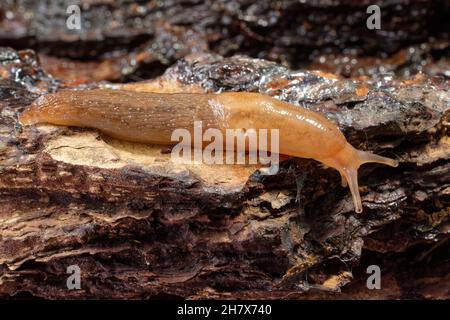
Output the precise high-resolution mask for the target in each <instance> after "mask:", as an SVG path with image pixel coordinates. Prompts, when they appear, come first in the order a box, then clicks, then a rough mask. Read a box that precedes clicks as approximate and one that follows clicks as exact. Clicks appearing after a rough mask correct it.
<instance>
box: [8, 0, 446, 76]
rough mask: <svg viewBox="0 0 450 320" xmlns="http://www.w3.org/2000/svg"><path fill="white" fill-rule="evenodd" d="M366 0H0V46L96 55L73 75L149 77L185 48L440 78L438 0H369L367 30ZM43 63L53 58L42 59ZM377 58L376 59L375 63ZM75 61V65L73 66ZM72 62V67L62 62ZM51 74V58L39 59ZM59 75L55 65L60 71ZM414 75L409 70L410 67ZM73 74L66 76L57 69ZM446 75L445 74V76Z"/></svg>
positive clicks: (441, 11)
mask: <svg viewBox="0 0 450 320" xmlns="http://www.w3.org/2000/svg"><path fill="white" fill-rule="evenodd" d="M77 4H78V5H79V7H80V12H81V15H82V19H81V25H80V28H79V29H77V28H75V29H72V28H67V27H66V23H67V19H68V13H67V8H68V7H69V6H71V5H77ZM373 4H374V3H373V1H372V0H359V1H354V0H339V1H323V0H304V1H292V0H277V1H274V0H259V1H256V2H252V1H247V0H219V1H218V0H208V1H197V0H183V1H146V0H141V1H138V2H136V1H134V0H117V1H104V0H90V1H74V0H59V1H48V2H42V1H39V0H26V1H24V0H14V1H12V0H9V1H2V3H0V46H11V47H14V48H21V49H29V48H32V49H35V50H38V51H39V53H41V54H45V55H48V54H50V55H52V56H55V55H56V56H59V57H63V58H67V57H70V58H77V59H82V58H83V59H85V58H92V57H96V58H101V61H100V62H96V63H97V64H98V66H97V67H93V66H92V63H91V64H90V65H89V66H87V68H86V69H85V70H84V72H83V71H81V70H80V69H82V66H83V65H81V67H80V66H79V65H77V63H74V62H73V61H71V62H65V63H60V64H57V65H58V66H59V67H60V68H61V67H62V65H63V64H65V65H66V66H65V67H62V69H65V68H67V69H69V70H73V69H75V70H77V74H76V76H75V78H76V80H77V81H83V78H90V77H92V78H93V80H94V81H98V80H101V79H105V80H117V79H119V78H121V77H122V76H127V77H130V79H134V80H135V78H136V77H138V76H143V77H144V78H150V77H154V76H156V75H159V74H160V73H162V72H163V71H164V70H165V69H166V68H167V66H169V65H171V64H172V63H174V62H176V61H177V60H178V59H181V58H183V57H185V56H186V55H188V54H192V53H199V52H203V51H205V50H209V51H210V52H214V53H217V54H220V55H222V56H231V55H233V54H246V55H249V56H252V57H259V58H264V59H268V60H271V61H276V62H278V63H282V64H284V65H287V66H290V67H291V68H295V69H297V68H302V69H304V68H306V67H309V66H310V65H311V68H317V67H318V66H319V67H320V69H322V70H323V69H324V68H326V69H327V70H328V69H330V70H329V71H332V72H333V73H337V72H338V73H341V74H344V75H352V76H355V75H361V74H373V73H385V72H387V71H395V72H398V73H400V74H402V73H406V76H408V74H409V72H410V71H424V72H425V73H429V74H433V75H434V74H442V73H444V72H445V70H448V67H449V66H448V62H447V61H446V60H442V61H439V63H441V64H442V67H440V68H437V69H436V68H434V67H433V66H434V63H433V61H434V59H435V57H436V56H442V55H445V52H447V55H448V48H449V40H448V39H449V33H448V32H449V31H448V30H450V25H449V23H450V22H449V21H450V19H449V16H450V6H449V4H448V1H446V0H434V1H423V0H383V1H376V4H377V5H378V6H379V7H380V11H381V15H382V19H381V20H382V28H381V29H379V30H377V29H375V30H370V29H368V28H367V27H366V22H367V18H368V14H367V13H366V11H367V7H368V6H370V5H373ZM49 59H55V57H51V58H49ZM380 61H381V62H382V63H380ZM73 64H75V65H73ZM71 65H72V66H71ZM47 67H48V68H50V69H51V70H50V71H51V72H53V73H58V70H57V69H58V68H57V67H55V66H54V63H49V64H48V65H47ZM59 71H61V70H59ZM414 73H415V72H414ZM66 75H68V76H69V77H70V78H72V79H73V78H74V75H73V72H68V73H66ZM447 76H448V75H447Z"/></svg>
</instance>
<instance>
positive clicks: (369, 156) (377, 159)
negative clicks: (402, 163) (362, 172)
mask: <svg viewBox="0 0 450 320" xmlns="http://www.w3.org/2000/svg"><path fill="white" fill-rule="evenodd" d="M357 152H358V157H359V161H360V163H361V164H363V163H369V162H372V163H380V164H385V165H388V166H391V167H397V166H398V161H397V160H394V159H390V158H386V157H382V156H379V155H377V154H373V153H370V152H366V151H362V150H357Z"/></svg>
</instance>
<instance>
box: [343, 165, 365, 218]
mask: <svg viewBox="0 0 450 320" xmlns="http://www.w3.org/2000/svg"><path fill="white" fill-rule="evenodd" d="M342 173H343V175H344V177H345V178H346V179H347V182H348V186H349V187H350V193H351V194H352V198H353V205H354V206H355V212H356V213H361V212H362V211H363V207H362V203H361V196H360V194H359V190H358V189H359V186H358V168H344V169H343V170H342Z"/></svg>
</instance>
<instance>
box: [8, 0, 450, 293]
mask: <svg viewBox="0 0 450 320" xmlns="http://www.w3.org/2000/svg"><path fill="white" fill-rule="evenodd" d="M24 3H25V2H21V1H18V2H14V3H13V2H11V3H10V2H8V1H6V2H5V4H2V6H3V7H2V9H1V10H2V20H1V23H0V25H1V26H2V32H3V33H2V35H1V37H0V38H1V41H2V43H3V44H8V45H12V46H15V47H21V46H24V47H27V48H28V47H33V48H34V49H36V50H38V52H39V53H36V52H35V51H33V50H14V49H8V48H1V49H0V297H2V298H191V299H205V298H225V299H232V298H249V299H259V298H262V299H272V298H280V299H324V298H332V299H333V298H340V299H342V298H343V299H354V298H369V299H372V298H390V299H405V298H413V299H415V298H429V299H440V298H446V299H448V298H449V296H450V295H449V290H450V287H449V283H450V281H449V280H450V279H449V274H450V272H449V271H450V260H449V254H448V253H449V251H450V250H449V249H450V245H449V241H448V239H449V234H450V220H449V216H450V209H449V208H450V206H449V192H450V163H449V157H450V139H449V138H448V127H449V123H450V122H449V114H450V112H449V106H450V92H449V83H450V82H449V80H448V79H449V78H448V77H449V74H448V70H449V62H448V57H447V53H448V43H449V42H448V38H446V36H442V35H443V34H444V31H443V30H445V29H439V28H438V27H439V26H442V25H443V24H441V23H444V22H443V21H444V20H442V15H444V16H445V14H446V12H447V11H445V10H444V9H445V8H447V7H445V5H444V2H439V1H438V5H436V6H429V5H428V4H427V3H428V2H422V1H412V2H411V5H410V6H405V5H404V4H403V2H402V1H398V5H399V7H398V8H404V9H405V8H407V10H416V9H417V10H418V9H420V10H419V12H420V14H418V15H412V14H411V15H402V16H401V17H403V18H399V19H400V20H396V21H397V23H398V24H399V25H397V24H395V23H394V22H393V21H394V20H389V21H386V23H387V25H386V28H388V27H389V28H391V29H392V30H397V31H399V30H401V29H402V28H409V29H407V30H408V36H406V35H404V34H403V33H401V32H397V33H395V36H394V34H390V36H387V34H386V33H383V32H380V33H379V34H378V36H379V37H383V35H384V36H385V38H382V39H381V40H380V39H377V40H375V41H374V40H373V37H372V36H370V34H369V33H367V32H368V31H367V30H361V31H359V32H356V34H355V33H354V32H353V31H352V32H351V33H350V31H348V32H345V30H346V29H345V28H344V27H345V26H346V24H345V23H342V21H341V23H340V22H339V21H340V20H339V19H341V18H343V17H344V15H345V16H347V15H348V16H349V17H351V18H352V19H353V18H354V19H356V21H364V23H365V19H366V15H365V14H364V15H363V16H361V7H364V6H366V4H365V3H364V1H361V2H358V4H354V3H353V2H350V1H349V2H348V3H347V2H345V3H344V6H342V5H341V6H333V5H328V4H327V2H325V1H311V2H307V3H306V4H290V3H288V2H286V3H284V2H280V6H282V7H280V8H273V7H272V6H271V5H269V2H267V3H265V2H262V3H261V5H260V6H258V7H255V6H252V5H250V4H243V2H229V1H228V2H227V3H226V4H227V5H226V4H225V3H221V2H217V4H214V5H208V4H203V3H201V2H192V3H189V2H188V1H184V2H181V3H176V2H174V3H171V2H167V3H166V4H164V5H162V7H161V8H153V7H151V4H147V5H145V3H146V2H143V3H144V7H145V8H147V9H145V10H149V11H142V10H144V9H139V8H137V7H136V8H137V9H135V11H132V10H131V9H130V10H125V9H124V8H127V6H129V7H130V8H131V7H132V4H131V2H126V1H123V3H122V2H120V1H118V2H111V3H109V2H108V4H106V5H105V4H102V3H104V2H100V1H99V2H96V1H92V3H93V5H92V6H91V7H88V8H86V12H88V14H87V15H86V19H85V23H86V21H91V23H93V25H94V27H93V28H91V29H89V30H90V32H88V33H86V34H84V35H83V36H81V35H80V34H71V33H70V32H68V31H67V30H65V29H64V28H61V27H60V25H61V23H64V22H63V21H65V20H64V17H65V16H64V15H63V14H61V19H60V20H58V19H44V17H45V16H44V15H43V13H44V12H47V11H45V10H44V9H42V8H35V9H36V10H37V11H36V15H37V17H38V18H36V17H35V18H33V19H28V20H27V17H29V15H26V14H25V13H26V12H27V10H31V9H29V8H30V7H27V6H26V5H25V4H24ZM31 3H32V2H31ZM151 3H152V4H153V5H155V4H154V2H151ZM155 3H156V2H155ZM158 3H159V2H158ZM215 3H216V2H215ZM389 3H392V2H389ZM8 6H9V7H8ZM13 6H16V7H15V8H18V9H15V11H14V12H15V15H14V17H12V16H11V15H10V14H8V12H9V11H10V10H12V9H11V8H12V7H13ZM54 8H56V9H55V10H56V11H57V12H59V11H58V10H60V9H61V8H59V7H54ZM58 8H59V9H58ZM105 8H106V9H105ZM133 8H134V7H133ZM345 8H346V10H344V9H345ZM364 8H365V7H364ZM383 8H385V9H386V10H387V11H389V10H391V11H389V12H390V13H391V14H392V15H393V16H395V12H396V11H395V10H400V9H395V8H397V7H395V6H391V5H389V4H388V3H386V4H385V7H383V6H382V10H383ZM47 9H48V8H47ZM325 9H326V10H325ZM394 9H395V10H394ZM440 9H442V10H440ZM447 9H448V8H447ZM97 10H107V11H108V10H109V11H110V12H115V14H113V15H112V16H111V17H114V18H111V19H110V20H107V21H110V22H111V24H112V25H114V24H113V22H114V21H115V22H116V23H117V21H119V22H121V23H122V24H121V23H119V24H118V26H119V27H117V28H116V29H115V28H110V26H109V25H107V24H102V25H95V21H94V20H95V19H94V18H93V17H95V16H96V15H97V14H98V12H99V11H97ZM141 11H142V12H141ZM133 12H134V13H133ZM158 12H159V14H158ZM193 12H196V13H197V14H196V15H193ZM211 12H213V13H214V14H213V13H211ZM349 12H350V14H349ZM362 12H363V13H364V12H365V9H364V11H362ZM294 13H295V14H294ZM132 14H134V15H133V17H134V18H136V17H135V16H138V17H140V16H141V22H142V24H143V25H146V23H149V24H150V25H151V26H153V27H148V28H144V27H141V28H139V27H137V26H136V23H137V22H136V20H135V19H134V18H133V19H131V20H130V19H125V18H124V17H127V15H132ZM120 15H124V16H120ZM161 15H162V17H167V19H165V22H164V23H163V24H161V21H160V20H161V19H160V18H161ZM286 15H288V16H289V17H290V19H291V20H287V21H288V22H289V24H292V23H294V22H295V21H299V22H300V21H301V22H302V23H299V24H298V25H299V27H298V28H296V29H292V28H286V25H284V23H288V22H280V21H281V20H282V19H281V18H285V17H287V16H286ZM54 16H55V15H54ZM57 16H58V15H57V14H56V17H57ZM330 16H333V19H330V18H329V17H330ZM90 17H91V20H89V19H90ZM156 17H159V19H156ZM187 17H190V19H187ZM218 17H220V19H219V18H218ZM327 17H328V18H327ZM358 17H359V18H358ZM424 17H427V18H426V19H425V18H424ZM297 19H298V20H297ZM352 19H350V18H349V20H348V21H353V20H352ZM358 19H360V20H358ZM402 19H404V20H402ZM146 21H148V22H146ZM283 21H285V20H283ZM323 21H328V23H329V24H331V25H333V27H334V28H340V32H339V37H338V36H337V35H335V37H334V38H333V34H334V33H333V32H331V33H328V38H325V39H322V38H321V35H322V33H321V32H320V31H321V30H324V29H323V28H325V26H323V25H322V26H321V28H322V29H317V32H315V30H316V28H319V25H320V24H323ZM447 21H448V20H447ZM414 22H417V23H419V22H420V25H416V24H415V23H414ZM355 23H356V22H355ZM424 23H425V24H424ZM156 25H157V27H155V26H156ZM349 25H350V26H354V24H353V23H350V24H347V27H348V26H349ZM400 26H404V27H402V28H401V27H400ZM419 26H420V27H423V28H422V29H420V30H421V32H415V31H417V30H418V29H417V28H419ZM302 27H303V28H309V30H310V31H311V33H308V35H307V36H302V37H300V36H299V35H303V33H302ZM8 28H9V29H8ZM236 28H237V29H236ZM342 28H344V29H342ZM389 28H388V29H389ZM56 29H58V30H59V32H55V30H56ZM144 29H145V30H150V31H151V32H150V31H144ZM325 29H326V28H325ZM33 30H40V32H35V31H33ZM93 30H94V31H95V32H94V31H93ZM236 30H238V31H236ZM293 30H295V31H293ZM343 30H344V31H343ZM352 30H353V29H352ZM402 30H403V29H402ZM447 30H448V29H447ZM12 31H14V32H12ZM414 32H415V33H414ZM147 33H149V34H147ZM411 33H414V34H415V36H414V37H411V36H410V34H411ZM98 34H100V35H101V37H98V38H96V37H95V36H94V35H98ZM352 35H353V36H352ZM430 36H434V40H430ZM260 37H262V38H264V40H262V38H260ZM329 37H331V38H329ZM354 37H357V38H358V39H359V40H358V41H356V42H355V43H353V40H355V38H354ZM136 39H137V40H136ZM142 39H144V40H142ZM183 39H184V40H183ZM249 39H253V40H252V41H253V42H252V41H250V40H249ZM289 39H291V40H289ZM292 39H297V40H296V41H297V42H295V43H292V41H293V40H292ZM336 39H337V40H338V42H336V41H335V40H336ZM73 41H75V44H74V43H73ZM19 43H20V44H21V45H19ZM136 43H138V45H136ZM177 43H181V44H182V46H181V47H180V46H178V45H175V44H177ZM67 44H71V45H67ZM80 44H81V45H80ZM231 44H234V45H235V47H231ZM352 46H354V47H357V48H359V49H358V50H359V51H358V52H357V53H355V52H352V51H351V50H347V51H345V50H344V51H342V50H340V49H341V48H351V47H352ZM46 48H51V50H50V51H49V50H46ZM58 48H59V49H58ZM70 48H72V49H74V48H78V49H79V51H77V50H70V54H69V53H67V52H66V51H67V50H68V49H70ZM149 48H151V50H150V49H149ZM158 48H159V49H158ZM326 48H331V49H326ZM57 49H58V50H57ZM168 49H171V50H168ZM54 50H55V51H54ZM155 50H156V51H157V52H158V53H157V54H155V52H156V51H155ZM158 50H159V51H158ZM52 51H54V52H52ZM85 51H86V52H87V51H89V52H91V53H93V57H95V59H93V60H89V61H84V60H82V59H86V57H88V56H89V54H87V53H86V52H85ZM117 52H121V53H120V54H119V55H118V54H117ZM300 52H301V53H302V55H297V53H300ZM377 52H378V53H377ZM379 52H381V53H379ZM49 53H52V55H50V54H49ZM235 53H240V54H247V55H252V56H254V57H259V58H266V59H256V58H249V57H248V56H245V55H234V54H235ZM272 53H273V54H274V55H271V54H272ZM54 54H56V55H57V56H53V55H54ZM305 55H306V56H305ZM39 56H40V58H39ZM321 57H325V58H324V59H321ZM71 58H76V59H77V60H72V59H71ZM268 59H271V60H275V61H276V62H271V61H269V60H268ZM352 59H356V60H355V61H356V62H355V63H353V62H352ZM130 66H131V67H130ZM298 66H302V68H301V69H297V67H298ZM381 67H383V68H381ZM316 70H321V71H316ZM386 71H387V72H386ZM418 71H422V72H421V73H420V72H419V73H418ZM156 75H160V76H158V77H156ZM144 76H145V78H148V79H150V78H151V79H150V80H146V81H140V82H130V80H135V79H138V78H139V79H140V78H141V77H144ZM102 80H112V81H115V83H108V82H105V81H102ZM124 82H129V83H124ZM91 87H100V88H101V87H108V88H121V89H125V90H131V91H168V90H169V88H170V89H171V90H173V91H174V92H180V91H183V92H223V91H251V92H260V93H263V94H266V95H270V96H273V97H275V98H277V99H280V100H283V101H286V102H290V103H293V104H296V105H298V106H300V107H304V108H308V109H310V110H313V111H316V112H319V113H321V114H323V115H325V116H326V117H327V118H329V119H330V120H332V121H334V122H336V124H337V125H338V126H339V127H340V128H341V130H342V131H343V132H344V134H345V136H346V138H347V139H348V141H349V142H350V143H351V144H352V145H353V146H355V147H356V148H359V149H363V150H370V151H373V152H375V153H378V154H381V155H385V156H388V157H391V158H395V159H397V160H399V162H400V165H399V167H397V168H389V167H385V166H379V165H370V164H367V165H365V166H364V167H363V168H361V169H360V171H359V174H360V178H359V181H360V192H361V195H362V200H363V205H364V212H363V213H362V214H356V213H355V212H354V211H353V204H352V200H351V196H350V192H349V190H348V188H343V187H341V185H340V177H339V174H338V173H337V171H335V170H333V169H330V168H325V167H324V166H322V165H320V164H319V163H317V162H315V161H313V160H306V159H288V160H285V161H283V162H282V164H281V168H280V171H279V172H278V174H276V175H274V176H265V175H262V174H261V173H260V171H259V170H258V168H257V167H254V166H238V165H223V166H207V165H198V164H197V165H194V164H192V165H181V164H176V163H173V162H172V161H171V159H170V153H168V150H167V149H166V148H162V147H160V146H152V145H143V144H136V143H129V142H124V141H119V140H116V139H112V138H109V137H107V136H104V135H102V134H100V133H99V132H97V131H95V130H90V129H82V128H66V127H56V126H51V125H38V126H31V127H22V126H21V125H20V124H19V122H18V120H17V119H18V115H19V114H20V113H21V112H22V111H23V110H25V109H26V108H27V106H28V105H29V104H30V103H31V102H32V101H33V100H34V99H36V98H37V97H39V96H41V95H44V94H46V93H48V92H55V91H57V90H59V89H62V88H64V89H67V88H70V89H85V88H91ZM71 265H77V266H79V268H80V270H81V290H68V288H67V286H66V280H67V277H68V276H69V274H67V273H66V271H67V267H68V266H71ZM369 265H378V266H380V268H381V272H382V288H381V290H368V289H367V287H366V279H367V277H368V276H369V275H368V274H367V273H366V268H367V267H368V266H369Z"/></svg>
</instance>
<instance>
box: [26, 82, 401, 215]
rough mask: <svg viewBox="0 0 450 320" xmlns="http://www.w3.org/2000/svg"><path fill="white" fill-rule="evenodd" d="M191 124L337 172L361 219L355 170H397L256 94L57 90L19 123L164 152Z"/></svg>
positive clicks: (314, 118)
mask: <svg viewBox="0 0 450 320" xmlns="http://www.w3.org/2000/svg"><path fill="white" fill-rule="evenodd" d="M194 121H202V122H203V124H204V126H205V127H206V128H215V129H219V130H225V129H241V128H252V129H255V130H259V129H278V130H279V153H280V154H282V155H287V156H293V157H301V158H311V159H315V160H317V161H320V162H322V163H323V164H325V165H327V166H329V167H333V168H335V169H336V170H338V171H339V173H340V174H341V176H342V177H343V182H345V180H346V181H347V183H348V185H349V187H350V191H351V194H352V197H353V203H354V206H355V211H356V212H357V213H360V212H362V203H361V198H360V195H359V190H358V171H357V170H358V168H359V166H360V165H361V164H363V163H367V162H376V163H381V164H385V165H389V166H392V167H396V166H397V165H398V163H397V161H396V160H393V159H389V158H385V157H382V156H378V155H375V154H372V153H369V152H365V151H361V150H356V149H355V148H353V147H352V146H351V145H350V144H349V143H348V142H347V141H346V139H345V137H344V135H343V134H342V133H341V131H340V130H339V129H338V128H337V126H336V125H335V124H333V123H332V122H330V121H329V120H327V119H326V118H324V117H323V116H321V115H319V114H317V113H315V112H312V111H309V110H307V109H304V108H301V107H298V106H295V105H292V104H289V103H286V102H283V101H280V100H277V99H275V98H271V97H269V96H266V95H263V94H258V93H249V92H227V93H219V94H206V93H171V94H170V93H150V92H131V91H125V90H109V89H94V90H83V91H71V90H63V91H59V92H57V93H54V94H48V95H45V96H42V97H40V98H38V99H37V100H36V101H35V102H33V104H32V105H31V106H30V107H29V108H28V109H27V110H25V112H24V113H23V114H22V115H21V116H20V122H21V123H22V124H24V125H29V124H35V123H50V124H56V125H65V126H79V127H89V128H95V129H98V130H100V131H101V132H104V133H105V134H107V135H110V136H112V137H115V138H119V139H123V140H128V141H136V142H143V143H156V144H165V145H173V144H175V143H174V142H173V141H172V140H171V134H172V132H173V130H175V129H178V128H183V129H187V130H189V131H192V128H193V122H194ZM344 179H345V180H344Z"/></svg>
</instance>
